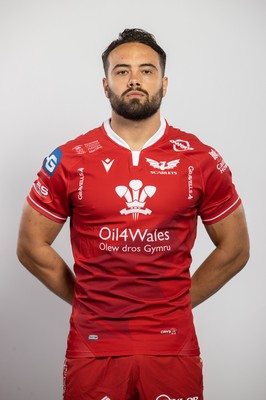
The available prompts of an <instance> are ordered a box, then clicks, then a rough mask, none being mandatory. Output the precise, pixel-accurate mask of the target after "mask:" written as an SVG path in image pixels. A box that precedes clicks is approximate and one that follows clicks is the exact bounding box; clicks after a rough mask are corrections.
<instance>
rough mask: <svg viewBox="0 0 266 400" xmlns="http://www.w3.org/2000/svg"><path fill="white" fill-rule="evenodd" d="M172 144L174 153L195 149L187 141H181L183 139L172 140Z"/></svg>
mask: <svg viewBox="0 0 266 400" xmlns="http://www.w3.org/2000/svg"><path fill="white" fill-rule="evenodd" d="M170 143H173V149H174V151H188V150H194V148H193V147H191V146H190V143H189V142H188V141H187V140H181V139H176V140H170Z"/></svg>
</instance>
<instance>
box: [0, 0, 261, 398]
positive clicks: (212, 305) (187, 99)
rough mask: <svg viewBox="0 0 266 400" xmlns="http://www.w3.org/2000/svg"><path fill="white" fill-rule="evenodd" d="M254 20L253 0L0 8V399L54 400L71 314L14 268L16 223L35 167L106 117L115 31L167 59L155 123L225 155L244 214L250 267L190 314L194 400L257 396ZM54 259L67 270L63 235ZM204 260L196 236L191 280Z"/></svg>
mask: <svg viewBox="0 0 266 400" xmlns="http://www.w3.org/2000/svg"><path fill="white" fill-rule="evenodd" d="M265 17H266V2H265V1H263V0H242V1H241V0H224V1H218V0H201V1H200V0H184V1H181V0H165V1H155V0H146V1H143V0H135V1H134V2H124V1H120V0H112V1H109V0H98V1H97V2H92V1H88V0H76V1H70V0H46V1H40V0H32V1H31V0H24V1H19V0H9V1H4V0H2V1H0V46H1V62H0V85H1V88H0V110H1V118H0V131H1V157H0V174H1V176H0V178H1V180H0V181H1V210H0V212H1V224H0V227H1V228H0V235H1V237H0V239H1V249H0V256H1V258H0V259H1V279H0V316H1V319H0V324H1V325H0V355H1V357H0V398H1V400H47V399H53V400H56V399H60V398H61V396H62V395H61V393H62V387H61V386H62V382H61V381H62V379H61V376H62V367H63V361H64V352H65V345H66V337H67V333H68V319H69V314H70V307H69V306H68V305H67V304H65V303H64V302H63V301H61V300H60V299H58V298H56V297H55V296H54V295H52V294H51V293H50V292H49V291H48V290H47V289H46V288H44V287H43V286H42V285H41V284H40V283H39V282H38V281H37V280H36V279H35V278H33V277H32V276H31V275H30V274H29V273H28V272H27V271H26V270H24V269H23V268H22V267H21V266H20V264H19V262H18V261H17V259H16V255H15V248H16V237H17V230H18V223H19V219H20V214H21V209H22V205H23V203H24V199H25V197H26V195H27V193H28V191H29V189H30V187H31V184H32V182H33V180H34V179H35V175H36V172H37V171H38V169H39V168H40V165H41V163H42V160H43V158H44V157H45V156H46V155H47V154H48V153H50V152H51V151H52V150H53V149H54V148H55V147H56V146H57V145H59V144H61V143H63V142H65V141H66V140H68V139H70V138H73V137H75V136H77V135H79V134H80V133H84V132H86V131H88V130H89V129H91V128H93V127H96V126H98V125H99V124H101V122H102V121H103V120H105V119H106V118H107V117H109V115H110V108H109V103H108V100H107V99H106V98H105V97H104V94H103V90H102V82H101V80H102V77H103V71H102V65H101V57H100V56H101V52H102V51H103V50H104V48H105V47H106V46H107V45H108V44H109V42H110V41H111V40H112V39H114V38H115V37H116V36H117V34H118V32H120V31H121V30H123V29H124V28H125V27H141V28H144V29H146V30H148V31H150V32H152V33H154V34H155V36H156V38H157V40H158V42H159V43H160V44H161V45H162V47H164V48H165V50H166V52H167V54H168V64H167V75H168V76H169V89H168V94H167V96H166V98H165V99H164V102H163V115H164V116H165V117H166V118H167V120H168V121H169V122H170V123H171V124H172V125H174V126H176V127H179V128H181V129H184V130H186V131H190V132H194V133H195V134H197V135H198V136H199V137H200V138H201V139H202V140H203V141H205V142H207V143H209V144H211V145H212V146H214V147H215V148H217V149H218V150H219V151H220V152H221V153H222V155H223V156H224V158H225V160H226V162H227V163H228V164H229V165H230V167H231V169H232V170H233V176H234V181H235V184H236V186H237V188H238V191H239V193H240V195H241V197H242V199H243V201H244V205H245V209H246V214H247V219H248V224H249V231H250V236H251V244H252V253H251V259H250V262H249V264H248V266H247V267H246V268H245V269H244V270H243V271H242V272H241V273H240V274H239V275H238V276H237V277H236V278H235V279H233V280H232V281H231V282H230V283H229V284H228V285H227V286H226V287H225V288H224V289H223V290H221V291H220V292H219V293H218V294H216V295H215V296H214V297H213V298H211V299H210V300H208V301H207V302H206V303H204V304H202V305H201V306H199V307H198V308H197V309H195V312H194V315H195V322H196V326H197V331H198V336H199V340H200V343H201V350H202V357H203V359H204V373H205V399H206V400H225V399H228V400H233V399H234V400H250V399H255V400H264V399H265V398H266V379H265V378H266V376H265V370H266V361H265V356H266V354H265V353H266V351H265V345H264V342H265V337H266V329H265V309H266V308H265V305H266V300H265V292H264V286H265V283H264V282H265V278H266V273H265V257H264V253H265V251H264V249H265V236H264V231H265V229H264V226H265V222H266V219H265V207H264V204H265V165H264V159H265V128H266V112H265V111H266V110H265V108H266V107H265V104H266V90H265V89H266V81H265V71H266V54H265V38H266V24H265ZM56 248H57V250H58V251H59V252H60V253H61V254H62V255H63V256H64V258H65V259H66V260H67V261H68V262H69V263H70V264H71V263H72V255H71V250H70V246H69V240H68V226H67V225H66V226H65V227H64V229H63V232H62V234H61V235H60V237H59V238H58V240H57V241H56ZM211 249H212V246H211V244H210V242H209V239H208V238H207V235H206V233H205V230H204V228H202V225H201V224H200V226H199V234H198V241H197V244H196V246H195V249H194V251H193V254H194V262H193V265H192V270H193V269H195V268H196V267H197V266H198V265H199V263H200V262H201V261H202V260H203V259H204V258H205V256H206V255H207V254H208V252H209V251H210V250H211ZM149 400H153V399H149Z"/></svg>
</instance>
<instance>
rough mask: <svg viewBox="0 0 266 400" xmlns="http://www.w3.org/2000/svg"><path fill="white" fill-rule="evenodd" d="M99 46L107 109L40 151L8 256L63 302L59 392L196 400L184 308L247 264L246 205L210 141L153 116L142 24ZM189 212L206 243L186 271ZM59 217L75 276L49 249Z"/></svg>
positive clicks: (194, 360)
mask: <svg viewBox="0 0 266 400" xmlns="http://www.w3.org/2000/svg"><path fill="white" fill-rule="evenodd" d="M102 58H103V64H104V70H105V78H104V79H103V87H104V92H105V95H106V97H107V98H108V99H109V100H110V103H111V107H112V114H111V119H110V120H108V121H106V122H105V123H104V124H103V125H102V126H101V127H99V128H97V129H94V130H92V131H90V132H88V133H86V134H85V135H82V136H79V137H78V138H76V139H74V140H72V141H70V142H68V143H66V144H64V145H63V146H60V147H58V148H57V149H56V150H54V152H53V153H51V154H50V155H49V156H48V157H47V158H46V159H45V160H44V163H43V166H42V168H41V170H40V172H39V174H38V179H37V180H36V181H35V182H34V184H33V187H32V189H31V192H30V194H29V196H28V198H27V203H26V205H25V208H24V211H23V215H22V220H21V227H20V233H19V239H18V257H19V259H20V261H21V263H22V264H23V265H24V266H25V267H26V268H27V269H29V271H31V272H32V273H33V274H34V275H35V276H36V277H37V278H38V279H39V280H41V281H42V282H43V283H44V284H45V285H46V286H47V287H48V288H49V289H50V290H51V291H53V292H54V293H55V294H56V295H58V296H59V297H61V298H62V299H63V300H65V301H67V302H69V303H70V304H72V306H73V307H72V315H71V320H70V333H69V337H68V345H67V353H66V364H65V371H64V376H65V380H64V399H65V400H83V399H84V400H85V399H86V400H103V399H105V400H108V399H109V400H129V399H130V400H137V399H138V400H146V399H148V400H159V399H161V400H166V399H169V400H170V399H179V400H181V399H182V400H185V399H186V400H187V399H194V400H202V399H203V383H202V364H201V359H200V353H199V347H198V343H197V338H196V334H195V330H194V325H193V316H192V311H191V309H192V307H195V306H197V305H198V304H200V303H201V302H203V301H204V300H206V299H207V298H208V297H210V296H211V295H213V294H214V293H215V292H216V291H217V290H219V289H220V288H221V287H222V286H223V285H224V284H225V283H226V282H227V281H228V280H229V279H231V278H232V277H233V276H234V275H235V274H237V273H238V272H239V271H240V270H241V269H242V268H243V267H244V265H245V264H246V262H247V260H248V253H249V241H248V233H247V228H246V222H245V216H244V211H243V206H242V205H241V200H240V199H239V196H238V194H237V192H236V190H235V187H234V185H233V183H232V180H231V173H230V170H229V168H228V166H227V165H226V164H225V162H224V161H223V159H222V157H221V156H220V155H219V153H218V152H217V151H216V150H214V149H213V148H212V147H209V146H207V145H205V144H203V143H202V142H200V141H199V139H198V138H196V137H195V136H194V135H192V134H187V133H185V132H182V131H180V130H179V129H176V128H173V127H171V126H169V125H168V123H167V122H166V121H165V120H164V119H162V118H161V116H160V104H161V100H162V98H163V97H164V96H165V94H166V90H167V83H168V82H167V78H166V77H165V75H164V70H165V61H166V55H165V52H164V51H163V50H162V48H161V47H160V46H159V45H158V44H157V42H156V41H155V38H154V37H153V35H151V34H149V33H147V32H145V31H143V30H140V29H126V30H125V31H124V32H122V33H121V34H120V36H119V38H118V39H117V40H115V41H113V42H112V43H111V44H110V45H109V46H108V48H107V49H106V50H105V52H104V53H103V56H102ZM198 215H199V216H200V217H201V219H202V221H203V223H204V224H205V226H206V230H207V232H208V234H209V236H210V238H211V240H212V241H213V243H214V245H215V249H214V251H213V252H212V253H211V254H210V255H209V256H208V257H207V259H206V260H205V261H204V262H203V263H202V265H201V266H200V267H199V268H198V269H197V271H196V272H195V274H194V275H193V277H192V280H191V278H190V274H189V267H190V264H191V254H190V253H191V249H192V247H193V244H194V241H195V237H196V225H197V217H198ZM68 217H69V218H70V229H71V243H72V248H73V254H74V259H75V264H74V271H75V275H74V274H73V273H72V271H71V270H70V268H69V267H68V266H67V265H66V263H65V262H64V260H63V259H62V258H61V257H60V255H59V254H57V253H56V252H55V250H54V249H53V247H52V243H53V241H54V240H55V238H56V237H57V235H58V234H59V232H60V229H61V228H62V226H63V224H64V222H65V221H66V219H67V218H68Z"/></svg>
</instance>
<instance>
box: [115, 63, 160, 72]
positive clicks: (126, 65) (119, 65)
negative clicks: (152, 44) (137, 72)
mask: <svg viewBox="0 0 266 400" xmlns="http://www.w3.org/2000/svg"><path fill="white" fill-rule="evenodd" d="M130 67H131V65H130V64H116V65H115V66H114V68H113V71H114V70H115V69H117V68H130ZM139 67H141V68H143V67H151V68H154V69H156V70H158V68H157V67H156V65H154V64H151V63H144V64H140V65H139Z"/></svg>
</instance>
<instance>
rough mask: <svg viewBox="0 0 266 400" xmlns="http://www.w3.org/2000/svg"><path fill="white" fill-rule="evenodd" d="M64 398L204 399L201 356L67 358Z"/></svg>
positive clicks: (127, 399)
mask: <svg viewBox="0 0 266 400" xmlns="http://www.w3.org/2000/svg"><path fill="white" fill-rule="evenodd" d="M63 398H64V400H203V379H202V362H201V359H200V357H177V356H148V355H133V356H125V357H104V358H79V359H72V358H69V359H66V362H65V368H64V396H63Z"/></svg>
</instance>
